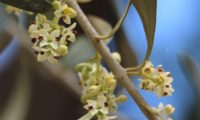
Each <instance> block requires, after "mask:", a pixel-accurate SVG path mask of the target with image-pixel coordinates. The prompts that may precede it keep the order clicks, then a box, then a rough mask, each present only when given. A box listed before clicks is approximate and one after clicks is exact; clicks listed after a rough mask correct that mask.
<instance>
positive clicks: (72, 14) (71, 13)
mask: <svg viewBox="0 0 200 120" xmlns="http://www.w3.org/2000/svg"><path fill="white" fill-rule="evenodd" d="M63 12H64V14H65V15H68V16H69V17H70V18H75V17H76V15H77V13H76V11H75V10H74V9H72V8H70V7H66V8H65V9H64V11H63Z"/></svg>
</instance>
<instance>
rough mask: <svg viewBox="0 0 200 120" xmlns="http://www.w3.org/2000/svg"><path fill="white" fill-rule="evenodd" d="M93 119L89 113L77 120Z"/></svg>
mask: <svg viewBox="0 0 200 120" xmlns="http://www.w3.org/2000/svg"><path fill="white" fill-rule="evenodd" d="M93 117H94V115H92V114H91V113H90V112H88V113H87V114H85V115H84V116H83V117H81V118H79V119H78V120H91V119H92V118H93Z"/></svg>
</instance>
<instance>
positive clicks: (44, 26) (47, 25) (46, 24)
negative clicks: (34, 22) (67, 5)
mask: <svg viewBox="0 0 200 120" xmlns="http://www.w3.org/2000/svg"><path fill="white" fill-rule="evenodd" d="M43 28H44V29H45V30H47V31H49V30H51V27H50V25H49V24H48V23H44V24H43Z"/></svg>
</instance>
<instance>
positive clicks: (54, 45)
mask: <svg viewBox="0 0 200 120" xmlns="http://www.w3.org/2000/svg"><path fill="white" fill-rule="evenodd" d="M49 45H50V46H51V47H52V48H53V49H55V50H56V49H58V43H57V42H56V41H53V42H50V43H49Z"/></svg>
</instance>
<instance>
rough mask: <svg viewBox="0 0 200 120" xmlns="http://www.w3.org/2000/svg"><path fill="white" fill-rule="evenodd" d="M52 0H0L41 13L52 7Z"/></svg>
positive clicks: (0, 0)
mask: <svg viewBox="0 0 200 120" xmlns="http://www.w3.org/2000/svg"><path fill="white" fill-rule="evenodd" d="M52 1H53V0H0V2H2V3H5V4H8V5H11V6H14V7H17V8H20V9H23V10H27V11H31V12H36V13H37V12H39V13H43V12H46V11H48V10H50V9H51V8H52V6H51V2H52Z"/></svg>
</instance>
